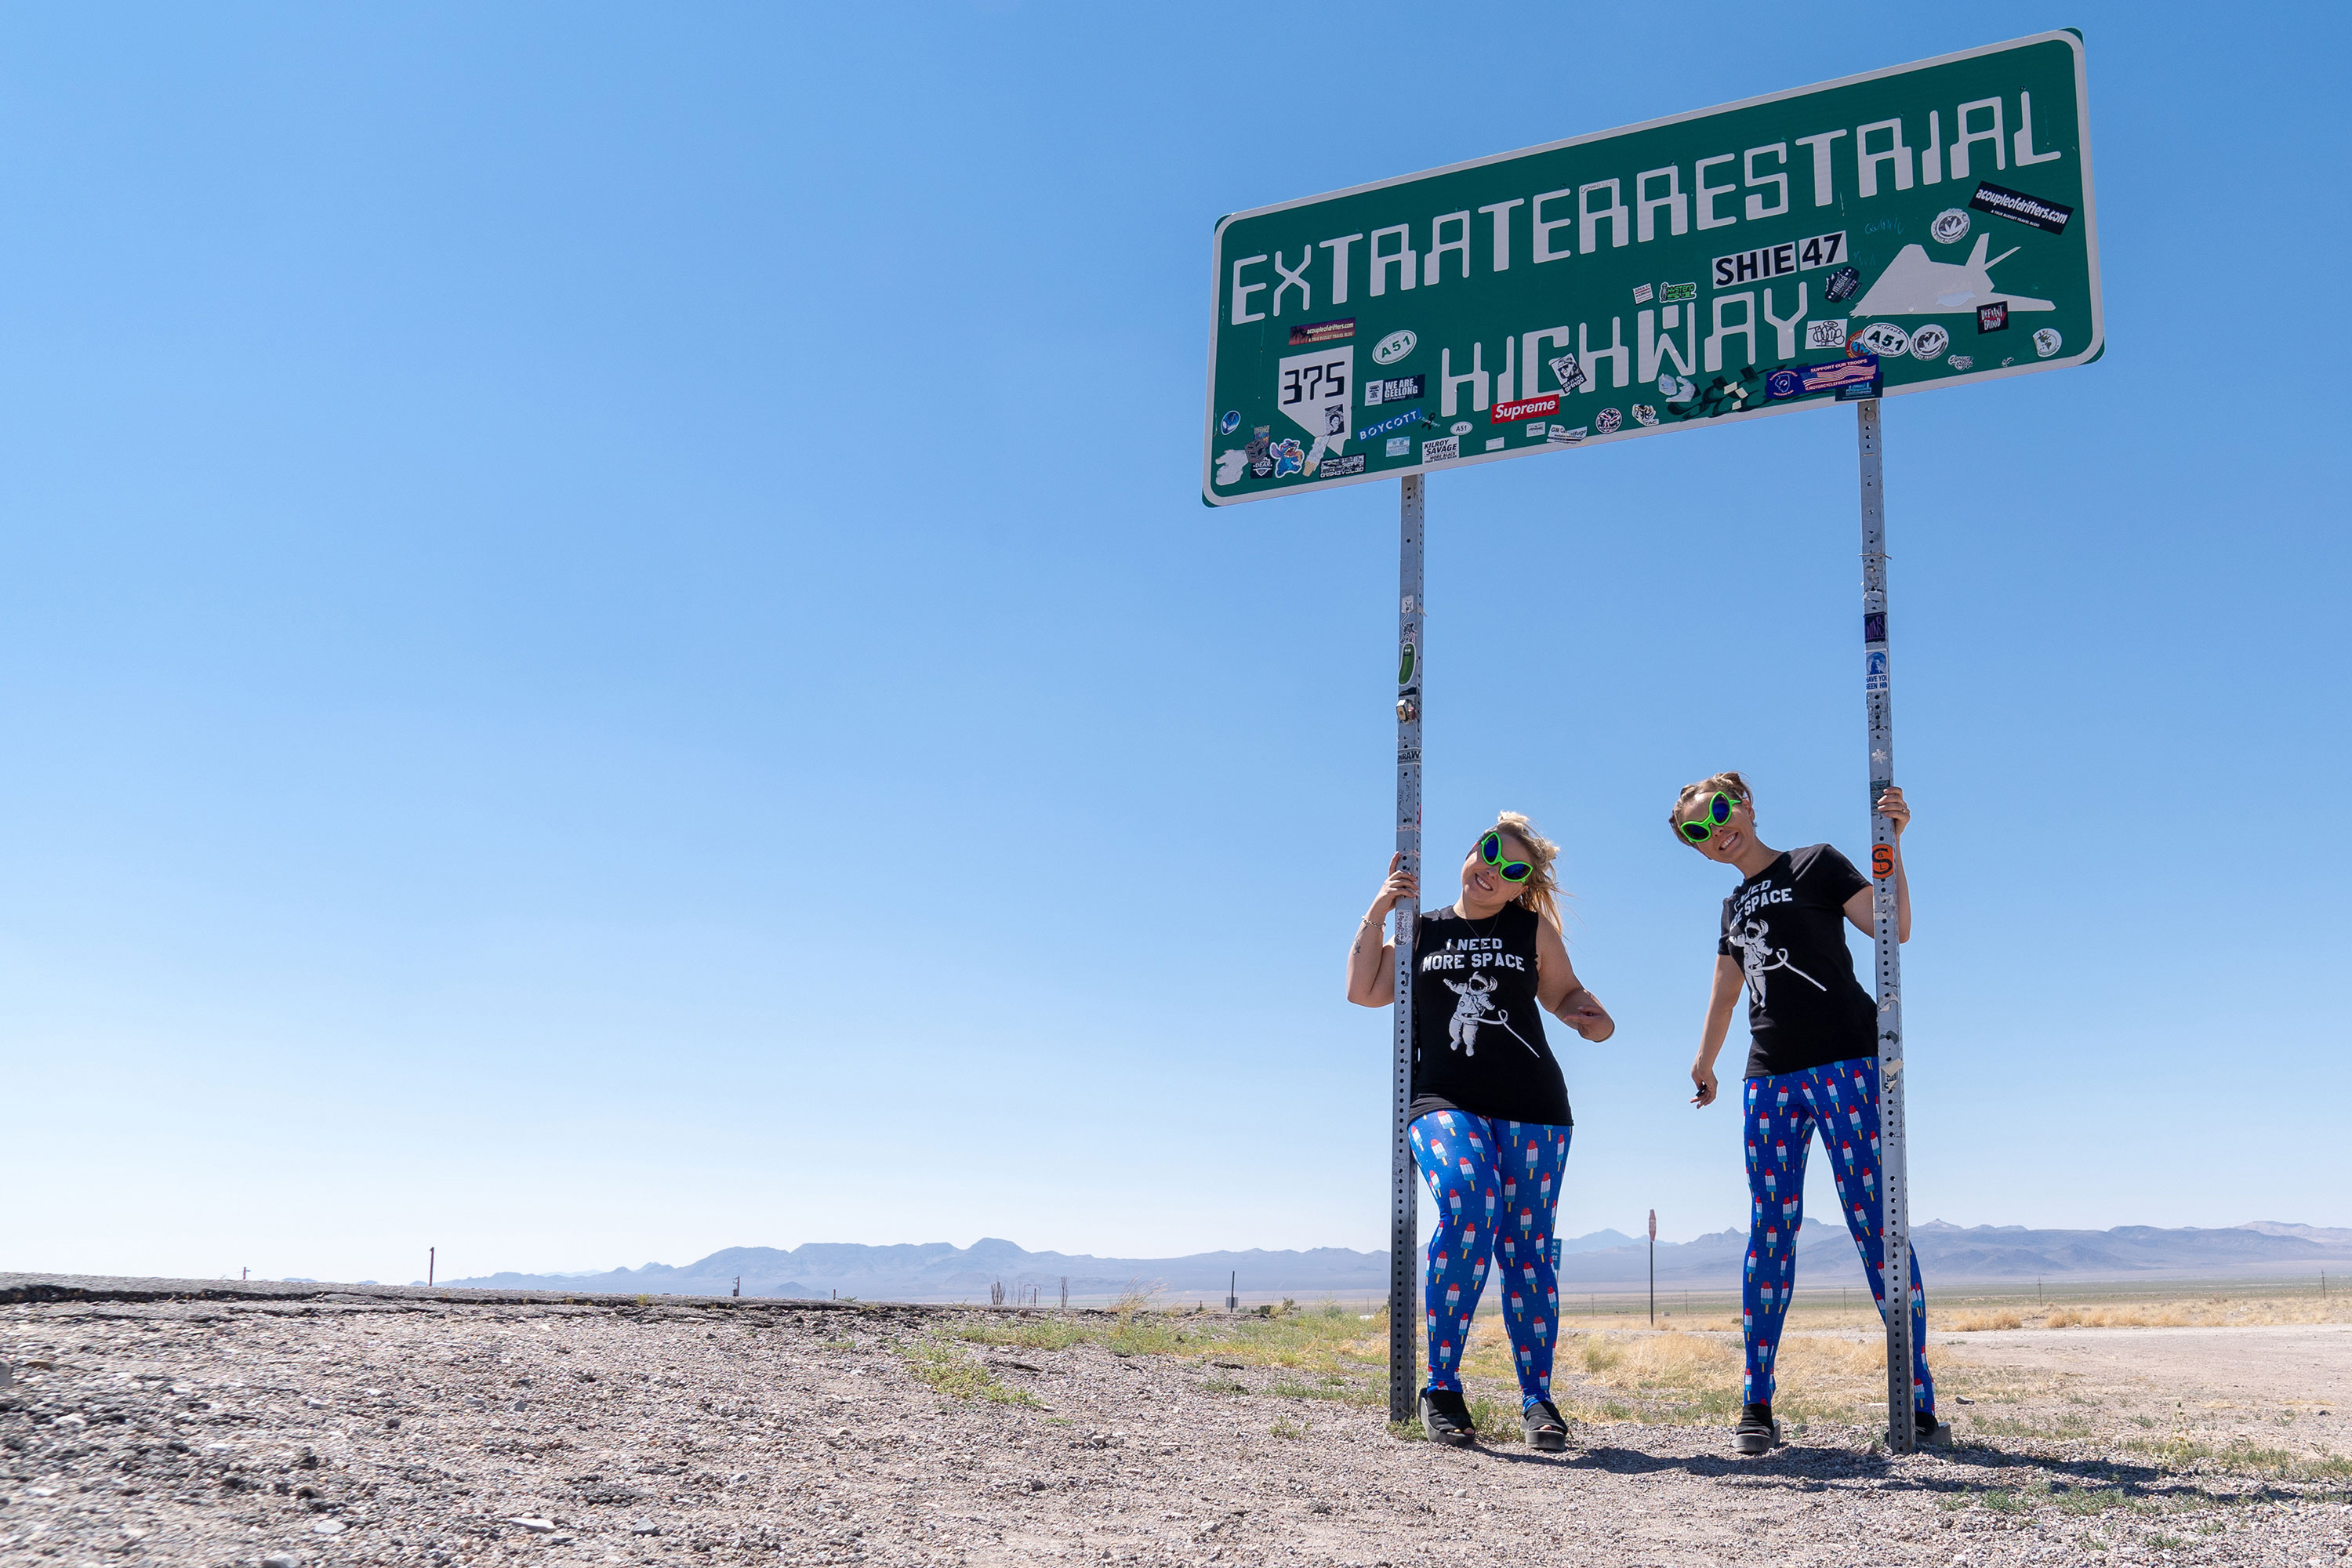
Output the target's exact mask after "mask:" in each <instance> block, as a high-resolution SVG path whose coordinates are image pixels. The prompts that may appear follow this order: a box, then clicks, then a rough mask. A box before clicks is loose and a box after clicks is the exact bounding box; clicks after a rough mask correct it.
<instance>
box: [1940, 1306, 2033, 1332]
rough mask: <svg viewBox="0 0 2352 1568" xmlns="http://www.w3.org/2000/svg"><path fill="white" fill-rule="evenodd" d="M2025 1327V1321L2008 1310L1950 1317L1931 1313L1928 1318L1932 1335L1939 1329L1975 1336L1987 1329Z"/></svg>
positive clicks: (1954, 1314)
mask: <svg viewBox="0 0 2352 1568" xmlns="http://www.w3.org/2000/svg"><path fill="white" fill-rule="evenodd" d="M2023 1327H2025V1320H2024V1319H2022V1318H2021V1317H2019V1316H2018V1315H2017V1314H2016V1313H2015V1312H2012V1311H2009V1310H2006V1309H1999V1310H1993V1311H1990V1312H1954V1313H1952V1314H1951V1315H1950V1316H1948V1317H1947V1316H1946V1315H1945V1314H1943V1313H1941V1312H1931V1313H1929V1314H1928V1318H1927V1331H1928V1332H1929V1333H1931V1334H1932V1333H1934V1332H1935V1331H1937V1330H1938V1329H1941V1330H1942V1331H1945V1332H1946V1333H1955V1334H1973V1333H1978V1332H1980V1331H1983V1330H1986V1329H2021V1328H2023Z"/></svg>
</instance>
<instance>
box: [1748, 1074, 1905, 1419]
mask: <svg viewBox="0 0 2352 1568" xmlns="http://www.w3.org/2000/svg"><path fill="white" fill-rule="evenodd" d="M1816 1127H1818V1128H1819V1129H1820V1130H1821V1134H1822V1146H1823V1147H1824V1148H1826V1149H1828V1150H1829V1152H1830V1163H1831V1165H1832V1168H1833V1169H1834V1170H1835V1171H1836V1173H1837V1186H1838V1196H1839V1198H1840V1200H1841V1202H1840V1204H1839V1205H1838V1206H1839V1207H1841V1208H1843V1210H1844V1211H1845V1223H1846V1228H1847V1229H1848V1230H1850V1231H1852V1232H1853V1244H1854V1246H1855V1247H1857V1248H1859V1249H1860V1251H1861V1253H1862V1266H1863V1268H1864V1270H1865V1271H1866V1272H1867V1273H1868V1274H1869V1276H1870V1293H1871V1294H1872V1295H1873V1296H1874V1297H1875V1298H1876V1299H1877V1300H1878V1313H1879V1317H1880V1319H1881V1321H1884V1320H1885V1316H1886V1286H1885V1267H1886V1252H1885V1241H1884V1238H1883V1237H1881V1235H1880V1230H1879V1220H1880V1217H1881V1214H1880V1209H1879V1206H1878V1200H1879V1194H1880V1187H1879V1177H1878V1058H1875V1057H1861V1058H1855V1059H1854V1060H1853V1061H1843V1062H1832V1063H1830V1064H1829V1065H1828V1066H1827V1067H1818V1068H1807V1069H1806V1070H1805V1071H1803V1072H1791V1073H1781V1074H1779V1075H1778V1076H1776V1077H1772V1078H1751V1079H1748V1194H1749V1196H1750V1197H1752V1198H1753V1199H1754V1200H1755V1206H1754V1208H1753V1210H1752V1211H1751V1214H1752V1217H1751V1218H1750V1220H1749V1221H1748V1260H1747V1268H1746V1269H1745V1270H1744V1278H1745V1284H1744V1285H1743V1286H1742V1288H1741V1291H1740V1302H1739V1305H1740V1322H1741V1325H1742V1327H1743V1328H1744V1330H1745V1337H1746V1339H1747V1341H1748V1383H1747V1394H1746V1395H1745V1397H1746V1399H1747V1402H1748V1404H1750V1405H1769V1404H1770V1403H1771V1402H1772V1358H1773V1356H1774V1355H1775V1354H1776V1353H1777V1352H1779V1351H1780V1326H1781V1323H1782V1322H1783V1321H1784V1320H1785V1319H1786V1318H1787V1316H1788V1312H1789V1292H1790V1289H1792V1288H1793V1287H1794V1286H1795V1285H1796V1282H1797V1231H1798V1228H1799V1227H1800V1226H1802V1225H1803V1224H1804V1222H1805V1156H1806V1154H1807V1153H1808V1152H1810V1151H1811V1148H1812V1142H1813V1130H1814V1129H1815V1128H1816ZM1911 1398H1912V1401H1913V1404H1914V1405H1915V1406H1916V1408H1918V1409H1920V1410H1933V1409H1934V1408H1935V1407H1936V1384H1935V1383H1934V1381H1933V1380H1932V1379H1931V1378H1930V1377H1929V1376H1928V1375H1927V1298H1926V1297H1925V1296H1924V1295H1922V1294H1921V1293H1920V1289H1919V1256H1918V1254H1917V1253H1916V1252H1915V1253H1913V1254H1912V1255H1911Z"/></svg>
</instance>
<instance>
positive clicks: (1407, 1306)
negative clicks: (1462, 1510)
mask: <svg viewBox="0 0 2352 1568" xmlns="http://www.w3.org/2000/svg"><path fill="white" fill-rule="evenodd" d="M1427 482H1428V481H1426V480H1425V479H1423V478H1422V476H1421V475H1419V474H1408V475H1406V476H1405V479H1404V483H1403V489H1402V497H1401V498H1400V500H1399V504H1398V510H1397V592H1398V594H1399V595H1400V599H1399V603H1398V608H1397V705H1396V715H1397V778H1396V784H1397V806H1396V847H1397V853H1398V854H1399V855H1400V856H1402V858H1403V860H1402V868H1403V869H1404V870H1407V871H1410V872H1412V874H1413V875H1415V876H1419V875H1420V874H1421V696H1422V687H1423V684H1424V683H1423V680H1422V678H1421V677H1422V665H1423V658H1422V647H1423V642H1422V603H1421V521H1422V519H1421V504H1422V503H1421V492H1422V486H1423V484H1425V483H1427ZM1420 920H1421V901H1420V900H1418V899H1414V900H1409V901H1406V902H1402V903H1400V904H1398V905H1397V907H1396V1006H1395V1031H1396V1040H1395V1060H1394V1063H1393V1066H1392V1069H1391V1079H1392V1081H1391V1085H1390V1098H1391V1110H1390V1115H1389V1419H1390V1420H1391V1421H1410V1420H1412V1418H1413V1416H1414V1415H1416V1414H1417V1412H1416V1410H1415V1405H1417V1404H1418V1403H1419V1402H1418V1400H1417V1399H1416V1398H1415V1395H1416V1394H1419V1392H1420V1390H1419V1388H1418V1387H1417V1386H1416V1385H1417V1384H1419V1383H1420V1381H1421V1378H1420V1373H1419V1363H1418V1362H1417V1360H1416V1358H1415V1353H1414V1334H1415V1331H1417V1330H1418V1329H1419V1328H1420V1326H1421V1314H1420V1313H1419V1312H1417V1311H1415V1310H1413V1304H1412V1294H1413V1287H1414V1286H1415V1285H1416V1284H1418V1283H1419V1282H1420V1279H1421V1235H1420V1231H1421V1226H1420V1220H1421V1205H1420V1201H1419V1192H1418V1188H1417V1187H1416V1185H1415V1183H1414V1180H1413V1176H1414V1172H1413V1165H1412V1148H1411V1147H1410V1146H1408V1145H1407V1143H1406V1142H1405V1112H1406V1110H1407V1109H1408V1108H1409V1107H1410V1106H1411V1104H1412V941H1413V931H1414V930H1415V928H1416V927H1417V926H1418V925H1419V923H1420Z"/></svg>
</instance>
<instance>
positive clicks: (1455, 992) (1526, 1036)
mask: <svg viewBox="0 0 2352 1568" xmlns="http://www.w3.org/2000/svg"><path fill="white" fill-rule="evenodd" d="M1537 918H1538V917H1537V915H1536V912H1535V911H1534V910H1531V909H1528V907H1527V906H1526V905H1524V904H1509V905H1506V906H1505V907H1504V909H1503V910H1502V912H1501V913H1499V914H1496V915H1493V916H1490V917H1489V918H1487V919H1486V920H1482V921H1468V920H1464V919H1463V918H1462V917H1461V915H1459V914H1458V913H1456V912H1455V911H1454V910H1453V909H1452V908H1451V907H1448V908H1445V909H1441V910H1431V911H1429V912H1428V913H1427V914H1425V915H1423V916H1422V917H1421V921H1420V923H1419V925H1418V926H1417V927H1416V929H1415V931H1414V932H1413V939H1412V956H1413V973H1412V1110H1411V1114H1412V1115H1413V1116H1425V1115H1427V1114H1428V1113H1429V1112H1431V1111H1433V1110H1466V1111H1468V1112H1470V1113H1471V1114H1472V1115H1474V1116H1493V1117H1500V1118H1503V1119H1504V1120H1506V1121H1536V1122H1541V1123H1543V1124H1544V1125H1546V1126H1549V1127H1566V1126H1569V1125H1570V1124H1571V1122H1572V1121H1573V1118H1571V1117H1570V1114H1569V1110H1568V1085H1567V1084H1566V1083H1565V1082H1563V1081H1562V1080H1561V1079H1560V1075H1559V1062H1557V1061H1556V1060H1554V1059H1553V1058H1552V1054H1551V1047H1550V1046H1549V1044H1548V1043H1546V1041H1545V1039H1544V1030H1543V1010H1542V1009H1541V1008H1540V1007H1538V1005H1536V921H1537Z"/></svg>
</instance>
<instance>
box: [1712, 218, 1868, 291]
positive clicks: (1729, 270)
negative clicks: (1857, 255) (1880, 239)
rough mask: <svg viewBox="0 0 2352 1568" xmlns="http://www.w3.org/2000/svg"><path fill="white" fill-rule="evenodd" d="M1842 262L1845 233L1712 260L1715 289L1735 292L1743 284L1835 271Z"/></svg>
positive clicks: (1798, 240) (1766, 247) (1817, 236)
mask: <svg viewBox="0 0 2352 1568" xmlns="http://www.w3.org/2000/svg"><path fill="white" fill-rule="evenodd" d="M1844 259H1845V231H1844V230H1843V229H1840V230H1839V231H1838V232H1837V233H1835V234H1817V235H1815V236H1813V237H1811V239H1792V240H1789V241H1787V242H1786V243H1784V244H1780V245H1768V246H1765V247H1762V248H1761V249H1759V250H1739V251H1734V252H1733V253H1732V254H1731V255H1729V256H1718V257H1717V258H1715V286H1716V287H1717V288H1718V289H1736V288H1738V287H1739V286H1740V285H1741V284H1743V283H1762V282H1767V281H1769V280H1770V279H1775V278H1793V277H1795V276H1796V275H1797V274H1798V273H1800V272H1815V271H1819V270H1820V269H1821V268H1824V267H1835V266H1837V265H1838V264H1839V263H1841V262H1843V260H1844Z"/></svg>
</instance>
